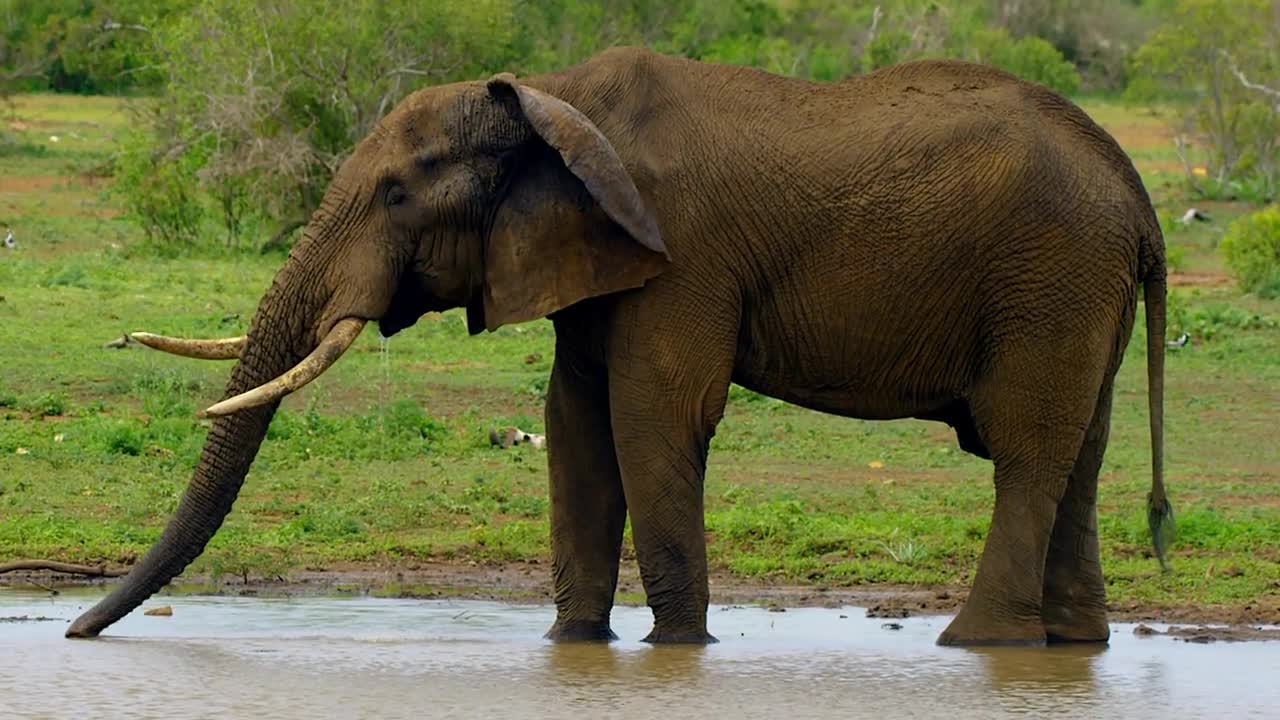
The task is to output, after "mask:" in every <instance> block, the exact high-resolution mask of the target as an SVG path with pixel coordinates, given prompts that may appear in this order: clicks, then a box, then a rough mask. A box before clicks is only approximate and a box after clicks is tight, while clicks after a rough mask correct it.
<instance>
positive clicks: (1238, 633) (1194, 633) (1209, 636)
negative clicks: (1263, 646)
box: [1133, 624, 1280, 643]
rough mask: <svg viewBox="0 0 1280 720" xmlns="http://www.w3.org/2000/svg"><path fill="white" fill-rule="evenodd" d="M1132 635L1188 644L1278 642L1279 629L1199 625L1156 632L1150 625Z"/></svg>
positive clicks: (1175, 626) (1140, 626)
mask: <svg viewBox="0 0 1280 720" xmlns="http://www.w3.org/2000/svg"><path fill="white" fill-rule="evenodd" d="M1133 634H1134V635H1137V636H1139V637H1154V636H1157V635H1163V636H1165V637H1171V638H1176V639H1178V640H1181V641H1183V642H1190V643H1211V642H1243V641H1246V640H1280V628H1262V627H1247V626H1232V627H1219V626H1207V625H1200V626H1197V627H1181V626H1179V625H1171V626H1169V629H1167V630H1156V629H1155V628H1153V627H1151V626H1150V625H1146V624H1142V625H1139V626H1138V627H1136V628H1134V629H1133Z"/></svg>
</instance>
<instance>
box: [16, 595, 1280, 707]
mask: <svg viewBox="0 0 1280 720" xmlns="http://www.w3.org/2000/svg"><path fill="white" fill-rule="evenodd" d="M95 599H96V596H87V595H84V594H79V595H75V596H71V597H68V596H66V595H63V596H59V597H53V598H50V597H46V596H42V595H37V594H32V593H28V592H25V591H23V592H19V591H15V590H4V589H0V617H5V616H10V617H11V616H21V615H27V616H33V617H34V616H40V615H43V616H47V617H55V618H59V620H58V621H55V622H21V623H0V714H2V715H3V716H4V717H6V718H24V719H25V718H78V717H111V718H176V717H183V718H186V717H191V718H196V717H199V718H204V717H236V718H239V717H246V718H247V717H273V718H317V717H326V718H327V717H344V718H345V717H353V718H366V717H367V718H408V717H415V718H416V717H431V718H453V717H468V718H471V717H476V718H531V717H569V718H596V717H622V718H663V719H664V720H665V719H670V718H675V717H699V718H701V717H706V718H711V717H760V718H765V717H767V718H828V717H831V718H834V717H843V718H876V719H877V720H882V719H888V718H909V717H930V718H932V717H945V718H948V720H958V719H960V718H1002V717H1045V716H1048V715H1049V714H1053V715H1061V716H1069V717H1071V718H1073V720H1075V719H1076V718H1093V717H1120V718H1127V719H1133V718H1161V719H1162V720H1168V719H1169V718H1196V717H1205V718H1208V717H1213V718H1220V717H1230V718H1246V717H1270V718H1276V717H1280V683H1277V680H1278V679H1280V643H1267V642H1260V643H1214V644H1209V645H1198V644H1190V643H1184V642H1178V641H1174V640H1171V639H1169V638H1164V637H1155V638H1137V637H1135V636H1134V635H1133V634H1132V630H1133V628H1132V626H1130V625H1126V624H1119V623H1117V624H1114V625H1113V626H1112V628H1113V635H1112V642H1111V645H1110V647H1107V648H1095V647H1055V648H1047V649H977V650H975V649H961V648H941V647H938V646H936V645H935V644H934V640H935V639H936V637H937V635H938V632H939V631H941V630H942V628H943V627H944V626H945V624H946V622H947V620H948V618H945V617H932V618H911V619H907V620H899V621H896V622H899V623H900V624H901V625H902V629H901V630H888V629H885V628H883V627H882V625H883V623H884V622H885V621H883V620H875V619H869V618H866V617H864V614H863V611H862V610H860V609H855V608H846V609H818V608H812V609H791V610H788V611H787V612H784V613H771V612H768V611H766V610H763V609H757V608H719V607H717V608H713V611H712V615H711V620H710V622H711V630H712V632H713V633H715V634H716V635H717V636H718V637H719V638H720V640H721V642H720V643H719V644H718V645H712V646H709V647H706V648H692V647H651V646H648V645H645V644H644V643H641V642H639V638H641V637H643V636H644V634H645V633H646V632H648V630H649V627H650V615H649V611H648V610H647V609H645V608H618V609H616V610H615V615H614V617H615V621H614V629H615V631H616V632H617V633H618V634H619V635H620V636H621V637H622V638H623V639H622V640H621V641H619V642H615V643H613V644H611V645H553V644H551V643H549V642H547V641H545V640H543V639H542V638H541V635H542V633H543V632H544V631H545V630H546V629H547V627H548V626H549V625H550V623H551V620H552V617H553V610H552V609H551V608H549V607H542V606H512V605H505V604H500V603H490V602H477V601H428V600H380V599H367V598H357V599H330V598H308V599H284V600H268V599H248V598H224V597H170V598H164V599H160V598H153V600H152V601H151V602H149V603H148V604H147V605H146V606H145V607H154V606H155V605H158V604H161V603H168V604H171V605H172V606H173V609H174V615H173V617H148V616H144V615H143V614H142V612H141V610H139V611H135V612H134V613H133V614H132V615H130V616H129V617H127V618H125V619H124V620H122V621H120V622H119V623H117V624H115V625H113V626H112V627H111V628H109V629H108V630H107V633H108V634H106V635H104V636H103V637H102V638H100V639H98V640H94V641H71V640H65V639H63V637H62V633H63V631H64V630H65V629H66V623H65V622H64V621H63V620H70V619H72V618H74V617H75V616H76V615H77V614H78V612H79V611H80V610H81V609H83V608H85V607H88V605H89V604H90V603H92V602H93V601H94V600H95ZM842 615H843V616H846V617H843V618H842V617H841V616H842Z"/></svg>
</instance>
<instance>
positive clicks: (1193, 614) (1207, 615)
mask: <svg viewBox="0 0 1280 720" xmlns="http://www.w3.org/2000/svg"><path fill="white" fill-rule="evenodd" d="M1108 610H1109V612H1110V613H1111V615H1112V618H1113V619H1125V620H1129V621H1131V622H1158V623H1186V624H1197V625H1200V624H1206V623H1208V624H1222V625H1227V626H1229V627H1241V626H1255V625H1280V593H1276V594H1271V595H1267V596H1264V597H1261V598H1258V599H1257V600H1253V601H1247V602H1244V603H1241V604H1239V605H1190V604H1188V605H1164V604H1144V603H1137V602H1129V603H1112V604H1111V606H1110V607H1109V608H1108Z"/></svg>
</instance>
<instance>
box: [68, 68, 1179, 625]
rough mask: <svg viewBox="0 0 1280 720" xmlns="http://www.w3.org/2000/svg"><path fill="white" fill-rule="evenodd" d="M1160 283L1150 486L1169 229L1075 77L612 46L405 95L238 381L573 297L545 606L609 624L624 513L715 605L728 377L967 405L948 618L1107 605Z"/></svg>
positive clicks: (908, 413) (701, 610)
mask: <svg viewBox="0 0 1280 720" xmlns="http://www.w3.org/2000/svg"><path fill="white" fill-rule="evenodd" d="M1139 288H1142V289H1143V291H1144V294H1145V298H1146V301H1145V302H1146V312H1147V323H1148V327H1149V328H1150V329H1151V333H1150V337H1151V340H1150V341H1149V343H1148V348H1147V353H1148V360H1149V376H1148V380H1149V387H1150V394H1151V412H1152V433H1153V435H1152V445H1153V455H1154V457H1153V461H1154V473H1153V475H1154V481H1153V491H1152V496H1151V498H1150V502H1151V503H1152V507H1154V508H1155V509H1156V513H1155V515H1154V517H1156V519H1157V520H1158V519H1159V518H1160V511H1161V510H1163V509H1164V508H1167V504H1166V501H1165V497H1164V488H1163V485H1162V483H1161V481H1160V474H1159V473H1160V460H1161V458H1160V453H1161V437H1162V434H1161V414H1160V413H1161V407H1162V400H1161V392H1162V390H1161V388H1162V383H1163V380H1162V377H1163V374H1162V373H1163V354H1162V353H1163V343H1162V338H1163V333H1164V314H1165V311H1164V298H1165V260H1164V244H1163V239H1162V236H1161V233H1160V230H1159V227H1158V225H1157V222H1156V217H1155V215H1154V213H1153V211H1152V208H1151V204H1150V201H1149V199H1148V197H1147V194H1146V191H1145V190H1144V188H1143V186H1142V184H1141V182H1140V180H1139V177H1138V174H1137V173H1136V172H1135V170H1134V168H1133V165H1132V164H1131V162H1130V161H1129V159H1128V158H1127V157H1126V156H1125V155H1124V153H1123V152H1122V151H1121V149H1120V148H1119V147H1118V146H1117V145H1116V143H1115V142H1114V141H1113V140H1112V138H1111V137H1110V136H1108V135H1107V134H1106V133H1105V132H1104V131H1103V130H1102V129H1100V128H1099V127H1098V126H1097V125H1095V124H1094V123H1093V122H1092V121H1090V119H1089V118H1088V117H1086V116H1085V115H1084V113H1082V112H1081V111H1080V110H1079V109H1078V108H1077V107H1075V106H1074V105H1072V104H1071V103H1069V102H1067V101H1066V100H1064V99H1062V98H1060V97H1058V96H1057V95H1054V94H1052V93H1051V92H1049V91H1048V90H1046V89H1044V88H1042V87H1039V86H1035V85H1031V84H1027V83H1024V82H1021V81H1019V80H1017V79H1015V78H1014V77H1012V76H1010V75H1007V74H1005V73H1002V72H999V71H996V70H993V69H990V68H986V67H982V66H978V65H972V64H964V63H958V62H940V61H929V62H916V63H910V64H905V65H900V66H896V67H892V68H888V69H885V70H881V71H879V72H876V73H874V74H871V75H867V76H861V77H853V78H849V79H847V80H845V81H842V82H838V83H832V84H811V83H808V82H803V81H800V80H795V79H789V78H783V77H778V76H773V75H769V74H765V73H762V72H758V71H755V70H751V69H744V68H739V67H728V66H717V65H710V64H702V63H698V62H692V61H688V60H683V59H677V58H671V57H665V56H661V55H657V54H653V53H650V52H647V51H643V50H635V49H616V50H610V51H607V52H605V53H602V54H600V55H598V56H596V57H594V58H592V59H591V60H589V61H587V62H585V63H583V64H581V65H578V66H575V67H571V68H568V69H566V70H564V71H562V72H557V73H552V74H548V75H542V76H537V77H528V78H523V79H519V80H517V79H516V78H514V77H512V76H510V75H501V76H496V77H494V78H492V79H491V80H489V81H488V82H469V83H460V84H452V85H445V86H441V87H432V88H428V89H424V90H421V91H419V92H417V93H415V94H413V95H412V96H410V97H408V98H407V99H405V100H404V101H403V102H402V103H401V104H400V105H399V106H398V107H397V108H396V109H395V110H394V111H393V112H392V113H390V114H389V115H388V116H387V117H386V118H385V119H384V120H383V121H382V122H381V123H380V124H379V125H378V127H377V128H376V129H375V130H374V131H373V132H372V133H371V134H370V136H369V137H368V138H366V139H365V140H364V141H362V142H361V143H360V145H359V146H358V147H357V148H356V149H355V151H354V154H353V155H352V156H351V158H350V159H349V160H348V161H347V162H346V163H345V165H344V166H343V167H342V168H341V170H340V171H339V172H338V173H337V175H336V177H335V178H334V180H333V183H332V185H331V186H330V187H329V189H328V191H327V193H326V195H325V198H324V201H323V204H322V206H321V208H320V209H319V211H318V212H316V213H315V216H314V217H313V218H312V220H311V221H310V223H309V224H308V225H307V227H306V230H305V232H304V235H303V237H302V239H301V240H300V241H299V242H298V244H297V246H296V247H295V248H294V250H293V251H292V253H291V254H290V256H289V259H288V260H287V262H286V263H285V265H284V267H283V268H281V270H280V272H279V274H278V276H277V277H276V279H275V281H274V282H273V284H272V286H271V287H270V289H268V290H267V292H266V294H265V296H264V297H263V298H262V300H261V303H260V304H259V306H258V310H257V313H256V314H255V316H254V318H253V322H252V326H251V328H250V330H249V336H248V343H247V347H246V348H245V349H244V351H243V352H242V353H241V355H240V358H239V360H238V362H237V364H236V365H235V368H234V370H233V371H232V373H231V379H230V382H229V383H228V386H227V394H226V396H227V397H229V396H231V395H233V394H236V393H239V392H242V391H244V390H247V389H249V388H252V387H255V386H257V385H259V384H261V383H263V382H265V381H267V380H270V379H271V378H273V377H275V376H276V375H278V374H279V373H281V372H282V371H284V370H286V369H287V368H289V367H290V366H291V365H292V364H293V363H295V362H297V361H298V360H299V359H300V358H302V357H303V356H304V355H306V354H307V353H308V352H310V351H311V350H312V349H313V348H314V347H316V345H317V343H318V342H319V339H320V338H322V337H323V336H325V333H326V332H327V330H328V329H329V328H330V327H332V326H333V325H334V323H335V322H337V321H338V320H340V319H342V318H364V319H368V320H376V321H379V323H380V328H381V330H382V331H383V332H384V333H386V334H388V335H390V334H393V333H395V332H397V331H399V330H402V329H404V328H406V327H408V326H410V325H412V324H413V323H414V322H415V321H416V320H417V318H418V317H420V316H421V315H422V314H423V313H426V312H430V311H439V310H444V309H447V308H453V307H466V308H467V315H468V319H469V322H470V326H471V331H472V333H473V334H475V333H479V332H481V331H483V330H485V329H490V330H492V329H494V328H496V327H498V326H500V325H503V324H506V323H514V322H520V321H525V320H530V319H534V318H539V317H550V318H551V319H552V321H553V322H554V326H555V331H556V351H555V363H554V368H553V370H552V374H551V383H550V389H549V391H548V397H547V404H546V426H547V435H548V446H549V465H550V492H551V506H552V507H551V526H552V537H551V541H552V549H553V567H554V584H555V603H556V608H557V619H556V621H555V625H554V626H553V627H552V628H551V629H550V631H549V632H548V636H549V637H551V638H554V639H556V640H575V639H580V640H593V639H607V638H611V637H613V634H612V632H611V631H610V627H609V614H610V609H611V607H612V603H613V594H614V589H615V585H616V581H617V572H618V560H619V551H620V545H621V539H622V531H623V522H624V518H625V517H626V515H627V513H630V519H631V522H632V525H633V530H634V540H635V546H636V554H637V557H638V561H639V565H640V570H641V576H642V579H643V583H644V588H645V592H646V594H647V596H648V603H649V606H650V607H651V608H652V611H653V616H654V627H653V631H652V633H651V634H650V635H649V636H648V638H647V639H648V640H650V641H653V642H693V643H702V642H709V641H712V640H714V638H712V637H711V636H710V635H709V634H708V632H707V624H706V617H707V599H708V589H707V561H706V551H705V541H704V535H703V530H704V528H703V477H704V470H705V466H706V456H707V444H708V441H709V440H710V439H711V437H712V434H713V433H714V432H715V428H716V424H717V423H718V422H719V420H720V418H721V415H722V413H723V412H724V408H725V401H726V395H727V391H728V388H729V384H730V382H731V381H732V382H736V383H739V384H741V385H743V386H745V387H747V388H750V389H753V390H756V391H758V392H761V393H764V394H766V395H769V396H772V397H775V398H781V399H783V400H786V401H789V402H792V403H796V404H798V405H802V406H804V407H808V408H813V409H816V410H820V411H824V412H828V413H834V414H838V415H843V416H848V417H857V418H869V419H890V418H906V417H916V418H925V419H930V420H937V421H942V422H946V423H948V424H949V425H951V426H953V427H954V428H955V432H956V434H957V439H958V442H959V444H960V447H962V448H963V449H965V450H967V451H969V452H971V453H974V454H976V455H979V456H981V457H984V458H990V459H992V461H993V465H994V468H995V473H994V479H995V498H996V500H995V508H994V516H993V519H992V524H991V530H990V534H989V536H988V538H987V540H986V545H985V549H984V551H983V554H982V557H981V560H980V562H979V565H978V570H977V576H976V579H975V581H974V585H973V590H972V593H971V595H970V597H969V599H968V602H967V603H966V604H965V606H964V608H963V609H962V610H961V611H960V613H959V615H958V616H957V617H956V618H955V620H954V621H953V622H952V623H951V624H950V626H949V627H948V628H947V629H946V631H945V632H944V633H943V634H942V636H941V638H940V642H942V643H946V644H984V643H988V644H989V643H1003V644H1039V643H1044V642H1046V641H1047V640H1048V641H1053V640H1072V641H1104V640H1106V639H1107V638H1108V628H1107V622H1106V613H1105V607H1106V605H1105V602H1106V601H1105V594H1104V584H1103V576H1102V570H1101V567H1100V565H1099V562H1098V537H1097V525H1096V520H1095V496H1096V486H1097V477H1098V469H1099V466H1100V465H1101V463H1102V457H1103V451H1104V449H1105V446H1106V442H1107V429H1108V425H1109V421H1110V415H1111V399H1112V388H1113V383H1114V378H1115V375H1116V370H1117V368H1118V367H1119V366H1120V362H1121V359H1122V356H1123V353H1124V349H1125V347H1126V345H1127V343H1128V341H1129V337H1130V333H1131V330H1132V328H1133V325H1134V315H1135V310H1136V307H1137V302H1138V292H1139ZM275 408H276V404H275V403H272V404H268V405H266V406H263V407H257V408H253V409H249V410H244V411H241V412H239V413H238V414H235V415H232V416H229V417H223V418H219V419H218V420H216V422H214V423H213V426H212V428H211V429H210V432H209V435H208V440H207V443H206V445H205V448H204V451H203V453H202V455H201V457H200V461H199V464H198V466H197V467H196V470H195V474H194V476H193V477H192V479H191V483H190V485H189V487H188V489H187V492H186V494H185V495H184V496H183V498H182V501H181V503H180V505H179V507H178V509H177V512H176V514H175V515H174V517H173V519H172V521H171V522H170V524H169V526H168V527H167V528H166V529H165V531H164V534H163V536H162V537H161V538H160V540H159V541H157V543H156V544H155V546H154V547H152V548H151V550H150V551H149V552H148V553H147V554H146V556H145V557H144V558H143V559H142V560H141V561H140V562H139V563H138V564H137V565H136V566H135V567H134V568H133V569H132V572H131V573H130V574H129V575H128V577H127V578H126V579H125V580H124V581H123V582H122V584H121V585H120V586H119V587H117V588H116V589H115V590H114V591H113V592H112V593H111V594H110V595H109V596H108V597H107V598H105V599H104V600H102V601H101V602H100V603H98V605H96V606H95V607H93V608H92V609H90V610H89V611H87V612H86V613H85V614H84V615H83V616H81V617H80V618H79V619H77V620H76V621H75V623H74V624H73V625H72V626H71V627H70V629H69V630H68V632H67V635H68V636H72V637H89V636H94V635H97V634H98V633H99V632H100V631H101V630H102V629H103V628H105V627H107V626H108V625H110V624H111V623H112V622H115V621H116V620H118V619H119V618H121V617H122V616H124V615H125V614H126V613H128V612H130V611H131V610H132V609H133V608H135V607H137V606H138V604H139V603H141V602H142V601H143V600H144V599H146V598H147V597H148V596H150V595H151V594H152V593H154V592H155V591H156V590H157V589H159V588H160V587H162V586H163V585H164V584H165V583H167V582H168V581H169V580H170V579H171V578H173V577H174V576H175V575H177V574H178V573H179V572H181V571H182V569H183V568H184V567H186V565H187V564H188V563H189V562H191V560H192V559H194V558H195V557H197V556H198V555H199V554H200V553H201V551H202V550H203V549H204V547H205V543H206V542H207V541H208V540H209V539H210V537H212V535H213V534H214V532H215V531H217V529H218V527H219V526H220V525H221V523H222V521H223V518H224V517H225V515H226V514H227V512H228V511H229V510H230V509H231V505H232V502H233V501H234V500H235V498H236V494H237V492H238V491H239V489H240V485H241V483H242V481H243V480H244V477H245V474H246V473H247V472H248V471H249V467H250V464H251V463H252V462H253V459H254V455H255V453H256V452H257V449H258V445H259V443H260V442H261V441H262V438H263V435H264V433H265V431H266V428H267V424H268V422H269V421H270V419H271V416H272V413H273V412H274V410H275Z"/></svg>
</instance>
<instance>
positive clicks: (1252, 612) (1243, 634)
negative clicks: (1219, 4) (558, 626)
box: [0, 562, 1280, 642]
mask: <svg viewBox="0 0 1280 720" xmlns="http://www.w3.org/2000/svg"><path fill="white" fill-rule="evenodd" d="M119 581H120V578H104V577H82V576H73V575H67V574H64V573H58V572H52V571H47V570H40V571H20V572H12V573H7V574H4V575H0V588H6V587H9V588H30V589H36V590H45V591H52V592H62V591H63V590H86V589H90V588H107V587H110V586H112V585H114V584H115V583H117V582H119ZM968 594H969V589H968V588H967V587H964V586H958V585H894V584H874V585H858V586H850V587H836V586H828V585H816V584H815V585H804V584H794V583H775V582H770V581H768V580H746V579H743V578H738V577H734V576H731V575H728V574H726V573H715V574H713V575H712V576H711V602H712V604H715V605H758V606H764V607H767V608H769V609H770V610H773V611H777V612H785V611H786V609H787V608H802V607H826V608H840V607H854V608H864V609H865V611H866V614H867V616H868V617H875V618H906V617H916V616H936V615H948V614H951V613H953V612H954V611H955V610H957V609H958V608H959V607H960V606H961V605H962V604H963V602H964V600H965V599H966V598H967V597H968ZM191 595H196V596H201V595H204V596H208V595H215V596H216V595H222V596H238V597H264V598H281V597H325V596H328V597H363V596H371V597H383V598H406V599H414V598H417V599H460V600H490V601H500V602H508V603H517V604H548V605H549V604H551V603H552V595H551V573H550V566H549V565H546V564H543V563H530V562H517V563H504V564H482V563H476V562H455V563H450V562H414V563H410V564H408V565H405V566H384V565H361V564H351V565H344V566H333V567H324V568H319V567H313V568H306V569H302V570H298V571H294V572H290V573H288V575H287V577H284V576H276V577H272V578H255V577H252V576H250V577H249V578H248V580H247V582H246V581H245V579H244V578H239V577H236V578H232V577H229V576H227V575H223V576H222V577H221V578H217V579H215V578H212V577H211V576H209V575H208V574H192V575H189V576H188V575H184V576H181V577H179V578H178V579H176V580H175V581H174V582H172V583H170V584H169V585H168V586H166V587H165V588H163V589H161V590H160V591H159V592H158V593H156V595H154V596H153V598H162V597H182V596H191ZM615 604H616V605H628V606H643V605H644V592H643V588H642V585H641V583H640V578H639V573H638V571H637V570H636V569H635V567H634V566H632V567H626V566H625V564H624V567H623V568H621V570H620V572H619V579H618V591H617V593H616V594H615ZM1108 620H1110V621H1112V622H1127V623H1138V624H1140V625H1144V626H1145V624H1146V623H1157V624H1168V625H1171V626H1178V627H1174V628H1171V629H1170V631H1169V632H1167V633H1161V632H1159V631H1154V630H1151V629H1150V628H1146V629H1145V630H1142V629H1140V630H1139V631H1140V632H1143V633H1144V634H1169V635H1171V636H1174V637H1181V638H1182V639H1184V640H1188V641H1199V642H1205V641H1210V640H1245V639H1271V640H1280V628H1277V626H1280V595H1277V596H1266V597H1263V598H1260V599H1258V600H1256V601H1253V602H1248V603H1240V604H1217V605H1200V604H1193V603H1183V604H1167V603H1143V602H1134V601H1129V602H1121V603H1111V604H1110V606H1109V607H1108ZM1185 625H1194V626H1197V627H1194V628H1188V627H1182V626H1185ZM1208 625H1212V626H1215V627H1213V628H1206V627H1204V626H1208Z"/></svg>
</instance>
